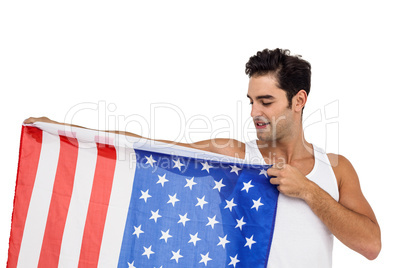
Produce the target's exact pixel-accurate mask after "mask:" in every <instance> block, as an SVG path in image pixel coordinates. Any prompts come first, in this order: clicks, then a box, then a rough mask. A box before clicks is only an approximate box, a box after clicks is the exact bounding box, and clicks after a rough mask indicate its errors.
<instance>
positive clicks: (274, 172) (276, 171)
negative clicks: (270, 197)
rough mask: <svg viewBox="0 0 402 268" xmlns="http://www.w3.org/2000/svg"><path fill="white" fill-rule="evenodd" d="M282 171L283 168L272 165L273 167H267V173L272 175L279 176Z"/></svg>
mask: <svg viewBox="0 0 402 268" xmlns="http://www.w3.org/2000/svg"><path fill="white" fill-rule="evenodd" d="M280 171H281V170H280V169H278V168H274V167H271V168H269V169H267V174H268V176H270V177H272V176H275V177H277V176H278V175H279V173H280Z"/></svg>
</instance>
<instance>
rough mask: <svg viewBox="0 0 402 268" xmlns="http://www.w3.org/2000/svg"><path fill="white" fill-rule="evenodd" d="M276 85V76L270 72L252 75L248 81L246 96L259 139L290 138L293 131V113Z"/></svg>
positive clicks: (270, 140)
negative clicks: (250, 106)
mask: <svg viewBox="0 0 402 268" xmlns="http://www.w3.org/2000/svg"><path fill="white" fill-rule="evenodd" d="M277 85H278V83H277V80H276V78H275V77H274V76H273V75H271V74H267V75H261V76H252V77H251V78H250V81H249V86H248V94H247V97H248V98H249V99H250V104H251V105H252V108H251V117H253V120H254V125H255V128H256V130H257V136H258V139H259V140H261V141H266V142H272V141H280V140H282V139H286V138H291V136H292V133H293V123H294V115H293V112H292V109H291V108H289V103H288V99H287V97H286V92H285V91H284V90H282V89H280V88H278V87H277Z"/></svg>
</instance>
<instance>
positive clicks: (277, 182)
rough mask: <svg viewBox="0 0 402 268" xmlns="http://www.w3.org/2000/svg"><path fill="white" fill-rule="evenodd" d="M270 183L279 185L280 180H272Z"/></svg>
mask: <svg viewBox="0 0 402 268" xmlns="http://www.w3.org/2000/svg"><path fill="white" fill-rule="evenodd" d="M269 182H270V183H271V184H273V185H279V179H278V178H271V179H270V180H269Z"/></svg>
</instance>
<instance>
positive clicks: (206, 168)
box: [201, 162, 212, 173]
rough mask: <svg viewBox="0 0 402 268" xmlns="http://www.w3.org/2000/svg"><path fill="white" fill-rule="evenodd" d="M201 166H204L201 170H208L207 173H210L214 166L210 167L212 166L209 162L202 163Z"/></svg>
mask: <svg viewBox="0 0 402 268" xmlns="http://www.w3.org/2000/svg"><path fill="white" fill-rule="evenodd" d="M201 165H202V169H201V170H206V171H208V173H209V169H210V168H212V166H210V165H209V164H208V162H204V163H201Z"/></svg>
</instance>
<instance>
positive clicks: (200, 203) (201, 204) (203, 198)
mask: <svg viewBox="0 0 402 268" xmlns="http://www.w3.org/2000/svg"><path fill="white" fill-rule="evenodd" d="M197 200H198V203H197V205H195V206H196V207H197V206H200V207H201V209H204V205H205V204H208V202H207V201H205V195H204V196H203V197H202V198H198V197H197Z"/></svg>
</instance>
